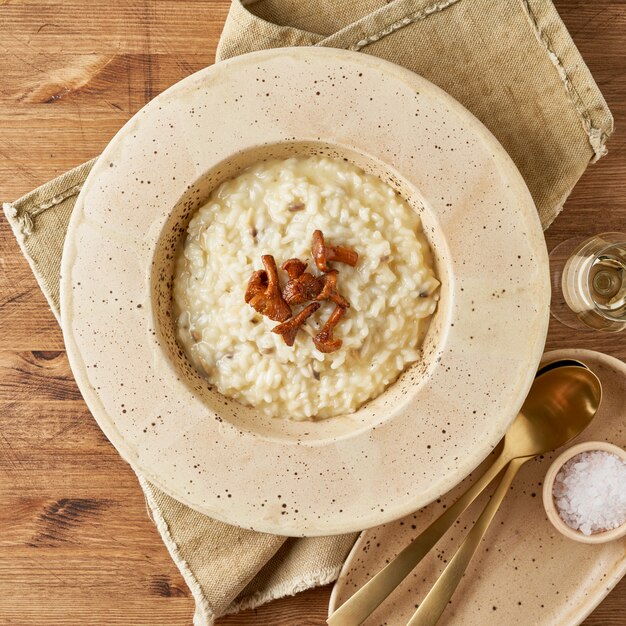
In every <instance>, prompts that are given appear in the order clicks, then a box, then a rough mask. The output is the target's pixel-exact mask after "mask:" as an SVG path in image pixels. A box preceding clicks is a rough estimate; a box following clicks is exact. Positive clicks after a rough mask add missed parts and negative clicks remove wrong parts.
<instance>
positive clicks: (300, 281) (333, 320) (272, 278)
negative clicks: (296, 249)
mask: <svg viewBox="0 0 626 626" xmlns="http://www.w3.org/2000/svg"><path fill="white" fill-rule="evenodd" d="M311 254H312V256H313V260H314V261H315V265H316V266H317V268H318V269H319V270H320V271H321V272H324V273H323V274H322V275H321V276H315V275H313V274H311V273H310V272H307V271H306V269H307V264H306V263H305V262H304V261H301V260H300V259H295V258H294V259H289V260H287V261H285V262H284V263H283V265H282V269H283V270H284V271H285V272H286V273H287V283H286V285H285V288H284V289H283V291H282V293H281V290H280V283H279V280H278V269H277V268H276V261H275V260H274V257H273V256H271V255H269V254H266V255H264V256H263V257H262V261H263V267H264V268H265V269H263V270H258V271H256V272H254V273H253V274H252V276H251V277H250V280H249V282H248V288H247V289H246V294H245V301H246V302H247V303H248V304H250V306H251V307H253V308H254V309H255V310H256V311H258V312H259V313H261V314H263V315H266V316H267V317H269V318H270V319H272V320H275V321H277V322H282V323H281V324H279V325H278V326H276V327H274V328H273V329H272V332H273V333H276V334H277V335H281V336H282V338H283V340H284V341H285V343H286V344H287V345H288V346H293V345H294V343H295V340H296V336H297V334H298V331H299V330H300V328H302V326H303V325H304V324H305V322H306V320H307V319H308V318H309V317H311V315H313V314H314V313H315V312H316V311H317V310H318V309H319V308H320V306H321V304H320V302H322V301H329V302H333V303H334V304H335V308H334V310H333V312H332V313H331V314H330V316H329V318H328V319H327V320H326V323H325V324H324V326H323V327H322V329H321V330H320V331H319V332H318V333H317V335H315V336H314V337H313V343H314V344H315V346H316V347H317V349H318V350H319V351H320V352H325V353H328V352H335V351H336V350H339V348H340V347H341V345H342V340H341V339H336V338H334V337H333V331H334V329H335V327H336V326H337V324H338V323H339V321H340V320H341V318H342V317H343V316H344V315H345V313H346V310H347V309H348V307H349V306H350V303H349V302H348V301H347V300H346V299H345V298H344V297H343V296H342V295H341V294H340V293H339V291H338V289H337V276H338V275H339V272H338V271H337V270H335V269H331V268H330V267H329V266H328V263H329V262H330V261H336V262H338V263H347V264H348V265H351V266H353V267H354V266H355V265H356V264H357V261H358V260H359V255H358V253H357V252H355V251H354V250H351V249H350V248H345V247H343V246H331V245H328V244H326V242H325V241H324V235H323V233H322V231H321V230H316V231H315V232H314V233H313V242H312V245H311ZM307 302H309V304H308V305H307V306H305V307H304V308H303V309H302V310H301V311H300V312H299V313H297V314H296V315H295V316H293V317H292V312H291V307H290V305H298V304H305V303H307Z"/></svg>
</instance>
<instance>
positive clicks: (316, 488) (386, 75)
mask: <svg viewBox="0 0 626 626" xmlns="http://www.w3.org/2000/svg"><path fill="white" fill-rule="evenodd" d="M294 154H295V155H309V154H326V155H329V156H332V157H336V158H346V159H349V160H351V161H353V162H354V163H356V164H357V165H359V166H361V167H362V168H364V169H365V170H366V171H368V172H370V173H373V174H376V175H378V176H379V177H381V178H382V179H383V180H385V181H387V182H388V183H389V184H391V185H392V186H393V187H395V188H396V189H397V190H398V191H399V192H400V193H401V194H402V195H403V196H404V197H405V198H406V200H407V202H409V204H410V205H411V206H412V207H413V208H414V209H415V210H416V211H418V212H419V214H420V216H421V218H422V222H423V224H424V228H425V233H426V236H427V237H428V239H429V242H430V244H431V247H432V249H433V254H434V260H435V263H436V267H437V273H438V276H439V278H440V280H441V282H442V288H441V300H440V302H439V306H438V310H437V312H436V314H435V316H434V318H433V321H432V323H431V326H430V329H429V331H428V334H427V337H426V340H425V343H424V349H423V358H422V359H421V360H420V361H419V362H418V363H416V364H415V365H414V366H413V367H411V368H409V369H408V370H407V371H406V372H405V373H404V374H403V375H402V376H401V377H400V379H399V380H398V381H397V382H396V383H395V384H393V385H391V387H390V388H389V389H388V390H387V391H385V392H384V393H383V394H382V395H381V396H379V397H378V398H377V399H375V400H374V401H372V402H370V403H368V404H367V405H366V406H364V407H363V408H361V409H360V410H359V411H357V412H356V413H354V414H352V415H349V416H339V417H336V418H333V419H329V420H324V421H320V422H292V421H290V420H278V419H274V420H272V419H269V418H265V417H262V416H260V415H258V414H257V412H256V411H254V409H252V408H250V407H244V406H242V405H240V404H238V403H237V402H234V401H232V400H228V399H226V398H224V397H223V396H221V395H220V394H218V393H217V392H215V391H214V390H212V389H211V388H210V387H209V386H208V384H207V383H206V381H205V380H204V379H202V378H201V377H200V376H199V375H198V374H197V373H196V372H194V371H193V369H192V368H191V367H190V366H189V363H188V361H187V359H186V358H185V356H184V354H183V353H182V351H181V350H180V349H179V348H178V346H177V345H176V341H175V336H174V329H173V322H172V319H171V314H170V296H171V294H170V290H171V277H172V271H173V268H172V259H173V255H174V251H175V249H176V246H177V245H179V243H180V241H181V237H182V234H183V233H184V231H185V228H186V225H187V223H188V221H189V218H190V215H191V214H192V213H193V211H194V210H195V209H196V208H197V207H198V206H200V205H201V204H202V202H203V201H204V200H205V199H206V198H207V196H208V194H209V192H210V190H211V189H212V188H214V187H215V186H216V185H218V184H219V183H220V182H222V181H223V180H225V179H227V178H229V177H232V176H233V175H236V174H237V173H238V172H239V171H241V169H242V168H244V167H245V166H247V165H249V164H251V163H254V162H256V161H258V160H260V159H263V158H269V157H281V156H282V157H285V156H290V155H294ZM268 252H272V251H268ZM548 279H549V276H548V265H547V255H546V250H545V244H544V240H543V233H542V231H541V228H540V224H539V220H538V217H537V214H536V211H535V207H534V205H533V202H532V199H531V197H530V194H529V192H528V190H527V188H526V187H525V185H524V182H523V180H522V178H521V176H520V175H519V172H518V171H517V170H516V168H515V166H514V165H513V163H512V162H511V160H510V159H509V157H508V156H507V155H506V153H505V152H504V150H503V149H502V147H501V146H500V145H499V144H498V143H497V142H496V140H495V139H494V138H493V136H492V135H491V134H490V133H489V132H488V131H487V130H486V129H485V128H484V126H482V124H480V122H478V121H477V120H476V119H475V118H474V117H473V116H472V115H471V114H469V113H468V112H467V111H466V110H465V109H464V108H463V107H462V106H461V105H459V104H458V103H457V102H456V101H455V100H453V99H452V98H451V97H450V96H448V95H447V94H445V93H444V92H442V91H441V90H440V89H438V88H437V87H435V86H434V85H432V84H431V83H429V82H427V81H426V80H424V79H422V78H420V77H419V76H416V75H415V74H412V73H411V72H409V71H407V70H405V69H402V68H400V67H397V66H395V65H393V64H390V63H387V62H384V61H382V60H380V59H377V58H375V57H372V56H368V55H364V54H358V53H351V52H346V51H340V50H334V49H326V48H291V49H280V50H271V51H264V52H259V53H254V54H251V55H246V56H242V57H238V58H235V59H232V60H229V61H227V62H224V63H220V64H218V65H215V66H213V67H210V68H208V69H206V70H203V71H201V72H199V73H197V74H194V75H193V76H190V77H189V78H187V79H186V80H183V81H182V82H180V83H178V84H177V85H174V86H173V87H172V88H170V89H168V90H167V91H166V92H164V93H163V94H161V95H160V96H158V97H157V98H155V99H154V100H153V101H152V102H150V103H149V104H148V105H147V106H146V107H145V108H144V109H142V110H141V111H140V112H139V113H138V114H137V115H136V116H135V117H134V118H133V119H132V120H130V121H129V122H128V123H127V124H126V125H125V126H124V128H122V129H121V130H120V132H119V133H118V134H117V135H116V136H115V138H114V139H113V140H112V141H111V143H110V144H109V146H108V147H107V148H106V150H105V151H104V153H103V154H102V156H101V157H100V159H99V160H98V162H97V163H96V165H95V166H94V168H93V170H92V172H91V174H90V176H89V178H88V180H87V182H86V184H85V187H84V189H83V191H82V193H81V195H80V197H79V200H78V203H77V206H76V209H75V211H74V214H73V216H72V221H71V223H70V228H69V233H68V236H67V239H66V246H65V250H64V255H63V265H62V283H61V288H62V317H63V329H64V334H65V340H66V345H67V349H68V354H69V357H70V361H71V365H72V368H73V371H74V374H75V376H76V380H77V382H78V384H79V386H80V388H81V391H82V392H83V395H84V397H85V400H86V401H87V403H88V404H89V406H90V408H91V410H92V412H93V414H94V416H95V417H96V419H97V420H98V423H99V424H100V426H101V428H102V429H103V431H104V432H105V433H106V435H107V436H108V437H109V439H110V440H111V441H112V442H113V444H114V445H115V446H116V447H117V449H118V450H119V452H120V454H121V455H122V456H123V457H124V458H125V459H126V460H127V461H128V462H130V463H131V464H132V465H133V466H134V467H135V468H136V469H137V470H139V471H140V472H141V473H143V474H144V475H145V476H146V477H147V478H148V479H149V480H151V481H153V482H154V483H155V484H157V485H158V486H159V487H161V488H162V489H163V490H165V491H166V492H167V493H169V494H171V495H172V496H173V497H175V498H177V499H178V500H180V501H182V502H184V503H186V504H188V505H189V506H192V507H194V508H195V509H197V510H199V511H201V512H203V513H206V514H208V515H211V516H213V517H215V518H217V519H220V520H222V521H225V522H229V523H231V524H237V525H239V526H243V527H247V528H253V529H255V530H260V531H266V532H271V533H276V534H282V535H326V534H335V533H343V532H348V531H354V530H357V529H362V528H368V527H371V526H375V525H377V524H380V523H383V522H387V521H390V520H392V519H397V518H399V517H401V516H402V515H406V514H407V513H409V512H410V511H413V510H415V509H417V508H419V507H420V506H424V505H425V504H427V503H429V502H431V501H432V500H433V499H435V498H437V497H438V496H439V495H441V494H442V493H445V492H446V491H448V490H449V489H451V488H452V487H453V486H454V485H455V484H456V483H458V482H459V480H461V479H462V478H463V477H465V476H466V475H467V474H468V473H469V472H470V471H472V469H474V468H475V467H476V465H478V464H479V463H480V462H481V461H482V460H483V459H484V458H485V457H486V456H487V455H488V454H489V452H490V451H491V450H492V449H493V447H494V446H495V445H496V443H497V442H498V441H499V439H500V438H501V437H502V435H503V433H504V431H505V430H506V428H507V426H508V424H509V423H510V421H511V419H512V418H513V416H514V415H515V413H516V412H517V409H518V408H519V407H520V405H521V404H522V402H523V399H524V397H525V395H526V392H527V390H528V388H529V386H530V383H531V381H532V377H533V374H534V371H535V368H536V366H537V363H538V362H539V359H540V358H541V352H542V349H543V345H544V340H545V334H546V329H547V321H548V302H549V280H548Z"/></svg>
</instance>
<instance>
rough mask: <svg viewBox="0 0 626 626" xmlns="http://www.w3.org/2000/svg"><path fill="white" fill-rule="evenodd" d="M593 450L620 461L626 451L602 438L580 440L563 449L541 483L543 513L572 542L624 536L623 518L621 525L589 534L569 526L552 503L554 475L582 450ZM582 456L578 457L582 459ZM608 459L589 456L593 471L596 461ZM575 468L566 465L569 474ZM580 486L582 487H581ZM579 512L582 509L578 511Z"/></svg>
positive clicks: (603, 540)
mask: <svg viewBox="0 0 626 626" xmlns="http://www.w3.org/2000/svg"><path fill="white" fill-rule="evenodd" d="M593 452H606V453H609V454H612V455H615V456H616V457H618V458H619V459H621V460H622V461H624V462H626V450H623V449H622V448H620V447H619V446H616V445H613V444H611V443H606V442H604V441H585V442H583V443H579V444H578V445H576V446H573V447H571V448H569V449H567V450H566V451H565V452H563V453H562V454H561V455H560V456H558V457H557V458H556V459H555V460H554V462H553V463H552V465H551V466H550V468H549V469H548V472H547V474H546V478H545V480H544V483H543V505H544V507H545V509H546V513H547V515H548V519H549V520H550V522H552V525H553V526H554V527H555V528H556V529H557V530H558V531H559V532H560V533H561V534H562V535H564V536H565V537H568V538H570V539H573V540H574V541H580V542H581V543H596V544H597V543H606V542H607V541H613V540H615V539H620V538H621V537H624V536H626V520H625V521H623V522H622V523H621V525H620V526H617V527H616V528H612V529H609V530H604V531H603V530H600V531H595V532H591V534H585V533H584V532H582V531H581V530H578V529H576V528H573V527H571V526H569V525H568V524H567V523H566V522H565V521H564V520H563V517H562V515H563V514H564V513H563V511H561V510H560V509H559V506H558V504H557V502H555V497H554V484H555V481H556V480H557V476H559V472H560V471H561V469H562V468H563V466H564V465H565V464H566V463H567V462H568V461H570V460H571V459H573V458H574V457H577V456H579V455H581V454H583V453H593ZM583 458H584V457H581V460H583ZM607 459H610V457H606V456H604V457H596V458H595V459H591V462H592V463H595V464H596V470H595V471H596V472H597V471H598V470H597V464H598V463H606V462H607ZM585 460H587V461H590V457H589V456H587V457H586V459H585ZM576 471H583V470H577V468H575V467H572V466H571V465H570V466H569V472H570V477H571V476H572V474H573V473H574V472H576ZM582 488H583V487H582V486H581V489H582ZM579 513H580V514H582V513H581V512H579Z"/></svg>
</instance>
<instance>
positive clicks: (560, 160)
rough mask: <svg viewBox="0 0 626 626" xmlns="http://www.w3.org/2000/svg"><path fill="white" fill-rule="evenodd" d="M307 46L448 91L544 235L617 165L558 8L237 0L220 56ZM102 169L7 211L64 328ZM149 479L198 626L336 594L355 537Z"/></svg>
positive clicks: (456, 0)
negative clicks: (257, 519) (83, 229)
mask: <svg viewBox="0 0 626 626" xmlns="http://www.w3.org/2000/svg"><path fill="white" fill-rule="evenodd" d="M300 45H306V46H317V45H320V46H334V47H338V48H348V49H351V50H361V51H362V52H364V53H366V54H374V55H377V56H380V57H383V58H385V59H388V60H390V61H393V62H395V63H398V64H401V65H404V66H405V67H407V68H409V69H411V70H413V71H415V72H417V73H419V74H421V75H423V76H425V77H426V78H428V79H429V80H431V81H433V82H434V83H436V84H437V85H439V86H440V87H442V88H443V89H445V90H446V91H448V92H449V93H450V94H452V95H453V96H454V97H456V98H457V99H458V100H459V101H460V102H462V103H463V104H464V105H465V106H466V107H467V108H468V109H469V110H470V111H472V112H473V113H474V115H476V116H477V117H478V118H479V119H480V120H482V122H483V123H484V124H485V125H486V126H487V127H488V128H489V129H490V130H491V131H492V132H493V133H494V135H495V136H496V137H497V138H498V139H499V140H500V142H501V143H502V144H503V145H504V147H505V148H506V149H507V151H508V152H509V154H510V155H511V156H512V157H513V160H514V161H515V163H516V164H517V166H518V168H519V169H520V171H521V173H522V175H523V176H524V178H525V180H526V183H527V184H528V187H529V188H530V191H531V193H532V195H533V197H534V199H535V203H536V205H537V209H538V211H539V215H540V217H541V221H542V224H543V226H544V228H547V227H548V226H549V224H550V223H551V222H552V220H553V219H554V218H555V217H556V216H557V215H558V213H559V211H560V210H561V208H562V206H563V203H564V201H565V199H566V198H567V196H568V194H569V193H570V191H571V190H572V187H573V186H574V184H575V183H576V181H577V180H578V179H579V177H580V176H581V174H582V173H583V172H584V170H585V168H586V167H587V164H588V163H589V162H593V161H595V160H597V159H598V158H599V157H601V156H602V155H603V154H604V153H605V151H606V149H605V142H606V140H607V138H608V137H609V135H610V134H611V132H612V129H613V120H612V117H611V113H610V111H609V110H608V108H607V105H606V103H605V101H604V99H603V98H602V95H601V93H600V91H599V90H598V88H597V86H596V84H595V83H594V81H593V79H592V77H591V75H590V73H589V71H588V69H587V67H586V66H585V64H584V62H583V60H582V58H581V57H580V55H579V53H578V51H577V49H576V47H575V46H574V44H573V42H572V40H571V38H570V36H569V34H568V33H567V30H566V29H565V26H564V25H563V23H562V22H561V20H560V18H559V16H558V14H557V12H556V10H555V9H554V6H553V5H552V3H551V2H550V1H549V0H441V1H439V2H433V1H432V0H392V1H387V0H343V1H342V2H338V1H337V0H309V1H308V2H304V1H303V0H252V1H248V2H243V3H242V2H241V0H233V2H232V6H231V9H230V13H229V15H228V19H227V21H226V25H225V27H224V32H223V34H222V38H221V40H220V45H219V48H218V53H217V57H218V60H221V59H224V58H227V57H231V56H234V55H237V54H242V53H245V52H250V51H252V50H257V49H260V48H273V47H281V46H300ZM389 106H393V100H392V99H391V100H390V103H389ZM92 164H93V161H91V162H89V163H85V164H83V165H81V166H80V167H78V168H76V169H74V170H72V171H70V172H68V173H66V174H64V175H63V176H60V177H59V178H57V179H55V180H53V181H51V182H49V183H47V184H45V185H43V186H42V187H40V188H39V189H36V190H35V191H33V192H31V193H29V194H27V195H26V196H24V197H23V198H20V199H19V200H17V201H16V202H13V203H10V204H5V205H4V209H5V213H6V215H7V218H8V220H9V222H10V224H11V226H12V228H13V230H14V232H15V235H16V237H17V239H18V241H19V242H20V245H21V247H22V250H23V252H24V254H25V256H26V258H27V259H28V261H29V263H30V265H31V267H32V269H33V272H34V273H35V276H36V277H37V280H38V281H39V284H40V286H41V288H42V290H43V292H44V293H45V295H46V297H47V298H48V301H49V302H50V306H51V307H52V309H53V311H54V313H55V315H57V317H58V310H59V267H60V259H61V252H62V246H63V241H64V238H65V233H66V229H67V223H68V221H69V217H70V214H71V212H72V209H73V207H74V203H75V201H76V196H77V195H78V193H79V191H80V189H81V185H82V183H83V182H84V180H85V178H86V176H87V174H88V172H89V170H90V169H91V166H92ZM139 481H140V483H141V486H142V488H143V490H144V493H145V495H146V499H147V502H148V505H149V507H150V510H151V512H152V516H153V519H154V521H155V523H156V525H157V527H158V529H159V532H160V533H161V536H162V537H163V540H164V542H165V544H166V546H167V548H168V550H169V551H170V554H171V555H172V558H173V559H174V561H175V562H176V564H177V565H178V567H179V568H180V570H181V572H182V574H183V576H184V578H185V580H186V581H187V584H188V585H189V587H190V589H191V591H192V593H193V595H194V597H195V600H196V613H195V617H194V623H195V624H196V626H206V625H208V624H211V623H212V622H213V620H214V618H215V617H216V616H220V615H223V614H226V613H230V612H234V611H237V610H240V609H242V608H245V607H254V606H258V605H259V604H262V603H264V602H267V601H268V600H271V599H273V598H278V597H281V596H285V595H289V594H293V593H296V592H297V591H300V590H303V589H306V588H308V587H311V586H314V585H320V584H325V583H328V582H331V581H332V580H334V579H335V578H336V576H337V574H338V572H339V569H340V567H341V564H342V562H343V560H344V559H345V557H346V555H347V553H348V551H349V549H350V547H351V545H352V543H353V541H354V538H355V536H354V535H347V536H341V537H325V538H313V539H285V538H284V537H276V536H272V535H266V534H261V533H255V532H251V531H246V530H242V529H239V528H236V527H234V526H228V525H226V524H223V523H221V522H217V521H215V520H212V519H210V518H208V517H206V516H204V515H201V514H199V513H197V512H196V511H194V510H192V509H190V508H188V507H186V506H184V505H182V504H180V503H179V502H177V501H175V500H173V499H172V498H170V497H169V496H167V495H165V494H164V493H163V492H162V491H160V490H158V489H157V488H156V487H154V486H153V485H152V484H150V483H149V482H147V481H146V480H145V479H144V478H142V477H141V476H139Z"/></svg>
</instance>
